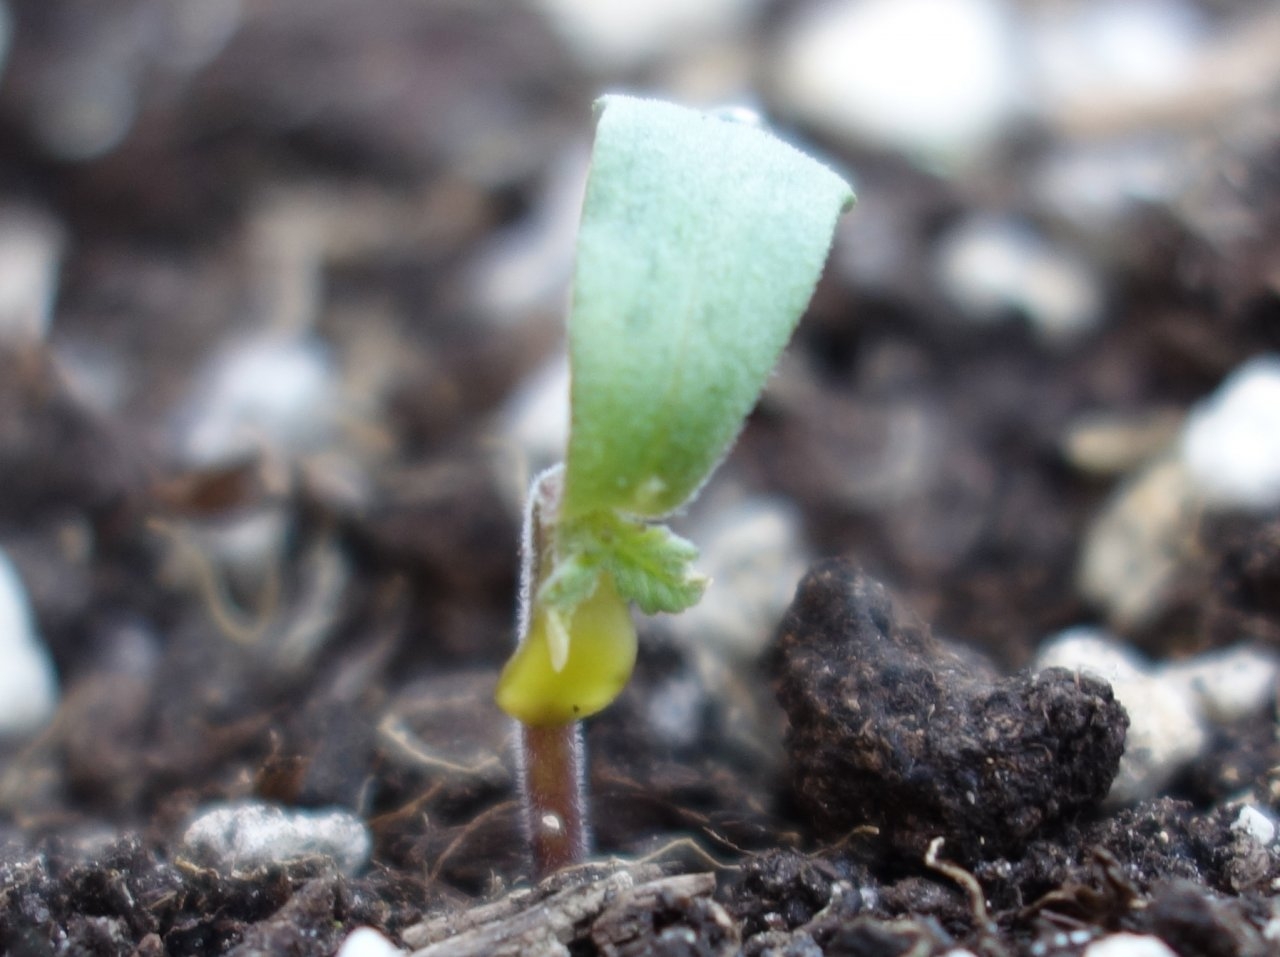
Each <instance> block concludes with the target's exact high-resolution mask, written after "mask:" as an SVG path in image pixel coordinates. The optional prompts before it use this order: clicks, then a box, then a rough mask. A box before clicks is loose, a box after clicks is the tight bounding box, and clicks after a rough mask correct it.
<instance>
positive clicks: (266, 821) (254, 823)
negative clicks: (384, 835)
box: [182, 801, 372, 874]
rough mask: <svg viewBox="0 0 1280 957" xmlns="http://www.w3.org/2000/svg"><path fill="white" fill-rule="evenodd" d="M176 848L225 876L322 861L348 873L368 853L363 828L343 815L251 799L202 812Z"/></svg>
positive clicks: (363, 861) (361, 863)
mask: <svg viewBox="0 0 1280 957" xmlns="http://www.w3.org/2000/svg"><path fill="white" fill-rule="evenodd" d="M182 844H183V847H184V849H185V850H186V852H187V853H188V854H191V855H192V856H194V857H196V858H198V859H199V860H201V861H207V862H208V863H210V864H211V865H213V866H214V867H217V868H218V869H219V870H221V871H223V872H225V873H243V872H246V871H253V870H257V869H259V868H263V867H267V866H270V865H273V864H287V863H289V862H291V861H299V860H305V859H307V858H312V857H327V858H330V859H331V860H333V862H334V864H335V865H336V866H337V867H338V869H339V870H341V871H342V872H343V873H346V874H352V873H355V872H356V871H358V870H359V869H360V868H361V867H363V866H364V865H365V864H366V863H367V862H368V860H369V855H370V853H371V850H372V841H371V839H370V837H369V831H368V828H366V827H365V825H364V822H363V821H361V820H360V819H359V818H358V817H356V816H355V815H354V814H352V813H350V812H349V811H341V810H335V811H299V810H285V809H284V808H281V807H277V806H276V805H273V804H265V803H261V802H256V801H245V802H240V803H236V804H226V805H218V806H216V807H212V808H209V809H206V810H205V811H203V812H202V813H201V814H200V815H199V816H198V817H197V818H196V819H195V820H194V821H192V822H191V825H190V826H189V827H188V828H187V831H186V833H185V834H183V835H182Z"/></svg>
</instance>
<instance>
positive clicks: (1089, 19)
mask: <svg viewBox="0 0 1280 957" xmlns="http://www.w3.org/2000/svg"><path fill="white" fill-rule="evenodd" d="M1202 20H1203V18H1202V16H1201V14H1200V12H1199V11H1198V10H1197V9H1196V7H1195V5H1194V4H1192V3H1189V2H1187V0H1092V2H1086V3H1074V4H1065V5H1055V4H1049V5H1046V6H1045V7H1044V8H1041V9H1040V10H1039V11H1038V13H1037V15H1035V16H1034V17H1033V18H1032V28H1031V30H1030V36H1029V43H1028V47H1029V54H1030V58H1031V61H1032V64H1033V70H1034V72H1035V75H1036V80H1037V81H1038V92H1039V93H1040V97H1041V99H1042V100H1043V101H1044V102H1043V107H1044V108H1045V109H1046V110H1049V111H1053V110H1055V109H1056V110H1061V109H1066V108H1076V109H1085V108H1087V107H1088V106H1089V105H1092V104H1097V103H1103V104H1105V103H1107V102H1110V101H1114V100H1115V99H1116V98H1117V97H1123V98H1127V99H1134V98H1138V97H1155V96H1159V95H1165V96H1168V95H1172V94H1174V93H1177V92H1179V91H1181V90H1183V89H1184V88H1185V87H1186V86H1187V84H1188V83H1189V82H1190V81H1191V80H1192V79H1193V78H1194V76H1195V67H1196V59H1197V56H1198V54H1199V51H1200V49H1201V46H1202V44H1203V42H1204V40H1205V39H1206V38H1205V30H1204V24H1203V22H1202Z"/></svg>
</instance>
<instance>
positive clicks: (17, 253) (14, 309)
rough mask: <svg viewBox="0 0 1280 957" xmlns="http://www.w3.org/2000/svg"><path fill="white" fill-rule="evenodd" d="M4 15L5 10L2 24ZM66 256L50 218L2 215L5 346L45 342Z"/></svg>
mask: <svg viewBox="0 0 1280 957" xmlns="http://www.w3.org/2000/svg"><path fill="white" fill-rule="evenodd" d="M3 13H4V11H3V9H0V20H3V19H4V17H3ZM2 31H3V26H2V25H0V32H2ZM2 42H3V38H0V43H2ZM0 59H3V50H0ZM61 254H62V231H61V229H59V227H58V225H57V224H56V223H55V222H54V221H53V220H52V219H50V218H49V217H48V216H45V215H44V214H42V213H38V212H35V211H32V210H28V209H14V208H5V209H0V343H3V344H6V345H22V344H31V343H36V342H42V341H44V339H45V336H46V335H47V333H48V331H49V320H50V316H51V314H52V311H53V299H54V294H55V292H56V291H57V288H58V264H59V261H60V258H61Z"/></svg>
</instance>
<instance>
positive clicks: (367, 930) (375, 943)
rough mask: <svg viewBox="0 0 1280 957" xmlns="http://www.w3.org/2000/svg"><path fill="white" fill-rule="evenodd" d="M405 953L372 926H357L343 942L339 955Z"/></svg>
mask: <svg viewBox="0 0 1280 957" xmlns="http://www.w3.org/2000/svg"><path fill="white" fill-rule="evenodd" d="M403 953H404V951H403V950H401V949H400V948H399V947H397V946H396V945H395V944H393V943H391V941H389V940H387V938H386V937H384V936H383V935H382V934H381V933H379V932H378V931H376V930H374V929H373V928H372V927H357V928H356V929H355V930H353V931H352V932H351V933H350V934H348V935H347V939H346V940H344V941H343V942H342V946H341V947H339V948H338V954H337V957H399V955H400V954H403Z"/></svg>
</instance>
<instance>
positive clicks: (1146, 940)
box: [1083, 934, 1178, 957]
mask: <svg viewBox="0 0 1280 957" xmlns="http://www.w3.org/2000/svg"><path fill="white" fill-rule="evenodd" d="M1083 957H1178V955H1177V954H1176V953H1174V952H1173V950H1171V949H1170V948H1169V945H1168V944H1166V943H1165V942H1164V941H1162V940H1161V939H1160V938H1159V937H1152V936H1150V935H1149V934H1112V935H1111V936H1110V937H1103V938H1102V939H1101V940H1095V941H1094V942H1093V943H1092V944H1090V945H1089V946H1088V947H1086V948H1085V949H1084V955H1083Z"/></svg>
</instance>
